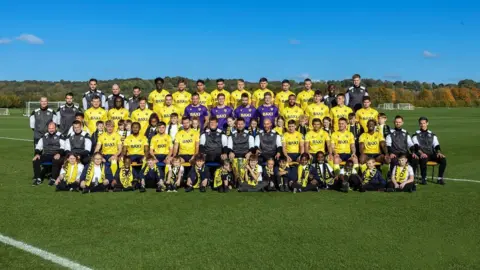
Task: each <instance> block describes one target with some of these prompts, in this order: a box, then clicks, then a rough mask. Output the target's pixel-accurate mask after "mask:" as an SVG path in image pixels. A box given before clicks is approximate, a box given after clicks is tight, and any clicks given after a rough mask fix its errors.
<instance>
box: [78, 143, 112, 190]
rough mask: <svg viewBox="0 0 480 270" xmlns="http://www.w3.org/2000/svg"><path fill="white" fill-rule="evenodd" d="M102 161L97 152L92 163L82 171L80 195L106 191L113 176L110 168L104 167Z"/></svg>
mask: <svg viewBox="0 0 480 270" xmlns="http://www.w3.org/2000/svg"><path fill="white" fill-rule="evenodd" d="M102 160H103V157H102V155H101V154H100V153H98V152H97V153H95V154H94V155H93V157H92V161H91V162H90V163H89V164H88V165H87V166H86V167H85V168H84V169H83V172H82V175H81V176H80V188H82V190H83V192H82V193H90V192H97V191H108V186H109V184H110V182H111V181H112V180H113V175H112V172H111V171H110V168H109V167H108V166H105V163H103V162H102Z"/></svg>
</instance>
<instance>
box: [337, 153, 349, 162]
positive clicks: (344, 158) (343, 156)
mask: <svg viewBox="0 0 480 270" xmlns="http://www.w3.org/2000/svg"><path fill="white" fill-rule="evenodd" d="M339 156H340V159H341V160H342V161H347V160H349V159H350V158H351V157H352V154H339Z"/></svg>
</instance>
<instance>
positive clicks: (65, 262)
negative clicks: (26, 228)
mask: <svg viewBox="0 0 480 270" xmlns="http://www.w3.org/2000/svg"><path fill="white" fill-rule="evenodd" d="M0 242H2V243H4V244H6V245H9V246H12V247H16V248H18V249H21V250H23V251H26V252H28V253H30V254H33V255H37V256H39V257H41V258H43V259H45V260H48V261H51V262H54V263H56V264H58V265H61V266H63V267H66V268H68V269H74V270H77V269H78V270H92V269H91V268H89V267H86V266H83V265H81V264H78V263H76V262H74V261H71V260H69V259H67V258H63V257H60V256H57V255H55V254H53V253H50V252H48V251H45V250H42V249H39V248H36V247H34V246H30V245H29V244H26V243H24V242H21V241H17V240H15V239H12V238H10V237H8V236H5V235H3V234H0Z"/></svg>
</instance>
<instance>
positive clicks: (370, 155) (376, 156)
mask: <svg viewBox="0 0 480 270" xmlns="http://www.w3.org/2000/svg"><path fill="white" fill-rule="evenodd" d="M366 155H367V157H368V158H374V159H376V158H378V157H379V156H380V155H382V154H366Z"/></svg>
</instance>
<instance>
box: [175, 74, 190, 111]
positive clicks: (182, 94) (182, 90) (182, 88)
mask: <svg viewBox="0 0 480 270" xmlns="http://www.w3.org/2000/svg"><path fill="white" fill-rule="evenodd" d="M177 87H178V90H177V92H175V93H173V94H172V97H173V104H174V105H175V106H177V108H178V110H179V111H181V112H183V111H185V108H186V107H187V106H188V104H190V100H191V99H192V94H190V93H189V92H187V90H186V89H187V83H186V81H185V80H184V79H180V80H178V83H177Z"/></svg>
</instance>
